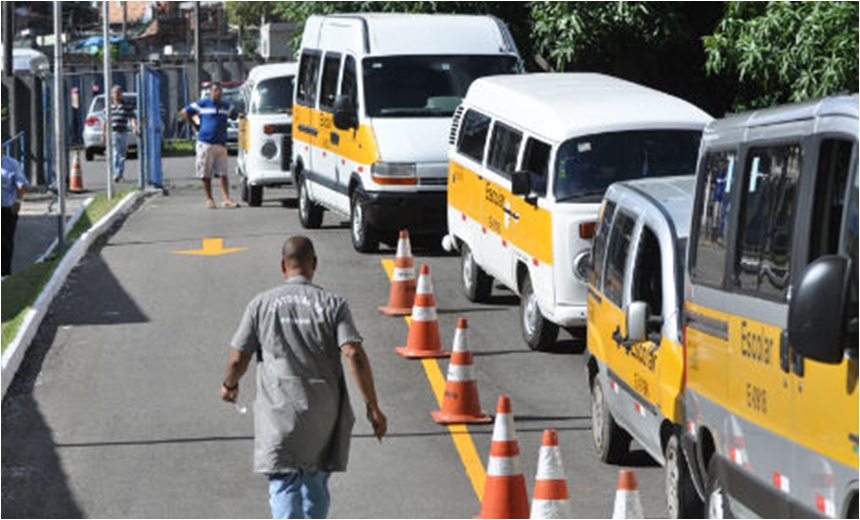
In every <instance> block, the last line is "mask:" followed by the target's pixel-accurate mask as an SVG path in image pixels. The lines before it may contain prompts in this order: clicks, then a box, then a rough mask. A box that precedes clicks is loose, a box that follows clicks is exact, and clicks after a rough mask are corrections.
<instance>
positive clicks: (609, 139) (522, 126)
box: [444, 73, 711, 350]
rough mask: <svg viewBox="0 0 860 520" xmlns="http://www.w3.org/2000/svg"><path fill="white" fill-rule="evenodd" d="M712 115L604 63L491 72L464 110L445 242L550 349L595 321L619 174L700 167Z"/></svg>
mask: <svg viewBox="0 0 860 520" xmlns="http://www.w3.org/2000/svg"><path fill="white" fill-rule="evenodd" d="M710 120H711V117H710V116H708V114H706V113H705V112H703V111H702V110H700V109H698V108H696V107H695V106H693V105H691V104H690V103H688V102H686V101H684V100H682V99H679V98H676V97H673V96H670V95H668V94H664V93H662V92H658V91H656V90H653V89H650V88H647V87H644V86H641V85H637V84H635V83H631V82H629V81H624V80H620V79H617V78H613V77H610V76H605V75H601V74H582V73H573V74H528V75H519V76H516V75H507V76H494V77H488V78H482V79H479V80H477V81H475V82H474V83H473V84H472V86H471V87H470V88H469V92H468V94H467V95H466V98H465V99H464V100H463V103H462V105H461V106H460V107H459V108H458V109H457V112H456V114H455V115H454V121H453V125H452V127H451V133H450V144H451V145H452V147H451V149H450V152H449V164H450V166H449V171H448V232H449V235H448V236H447V237H446V238H445V240H444V245H445V246H446V248H447V249H457V250H459V251H460V255H461V260H462V262H461V263H462V282H463V289H464V292H465V294H466V297H468V298H469V299H470V300H472V301H478V302H480V301H484V300H486V299H487V298H488V297H489V296H490V293H491V290H492V284H493V280H496V281H498V282H500V283H501V284H502V285H504V286H506V287H507V288H509V289H510V290H512V291H514V292H515V293H516V294H518V295H519V296H520V315H521V320H522V328H523V336H524V338H525V341H526V343H527V344H528V345H529V347H531V348H533V349H538V350H542V349H547V348H549V347H551V346H552V345H553V344H554V343H555V340H556V337H557V334H558V327H559V326H562V327H583V326H584V325H585V324H586V315H587V312H586V294H587V290H588V288H587V277H588V272H589V257H590V253H591V239H592V235H593V232H594V223H595V220H596V218H597V210H598V208H599V206H600V202H601V200H602V199H603V195H604V193H605V192H606V189H607V188H608V187H609V185H610V184H612V183H614V182H617V181H623V180H628V179H638V178H650V177H663V176H670V175H684V174H689V173H690V172H692V171H695V164H696V157H697V152H698V147H699V139H700V137H701V133H702V129H703V128H704V126H705V124H707V123H708V122H709V121H710Z"/></svg>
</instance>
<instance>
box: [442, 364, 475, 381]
mask: <svg viewBox="0 0 860 520" xmlns="http://www.w3.org/2000/svg"><path fill="white" fill-rule="evenodd" d="M448 381H453V382H456V383H466V382H469V381H473V378H472V365H448Z"/></svg>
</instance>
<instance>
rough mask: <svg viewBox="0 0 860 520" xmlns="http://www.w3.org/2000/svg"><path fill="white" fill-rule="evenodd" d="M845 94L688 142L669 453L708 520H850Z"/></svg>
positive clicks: (853, 172) (722, 124)
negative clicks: (676, 429) (691, 191)
mask: <svg viewBox="0 0 860 520" xmlns="http://www.w3.org/2000/svg"><path fill="white" fill-rule="evenodd" d="M857 136H858V96H857V95H856V94H855V95H852V96H838V97H832V98H827V99H821V100H815V101H808V102H804V103H799V104H793V105H786V106H781V107H774V108H770V109H765V110H759V111H754V112H748V113H744V114H738V115H733V116H729V117H726V118H725V119H721V120H718V121H714V122H713V123H712V124H710V125H709V126H708V127H707V128H706V129H705V132H704V135H703V137H702V151H701V158H700V160H699V169H698V174H697V186H696V195H695V203H694V206H693V218H692V224H691V230H690V239H689V252H688V262H687V264H688V265H687V268H686V272H685V273H686V274H685V278H686V295H685V300H684V315H685V323H686V327H685V331H684V334H685V339H686V341H685V349H686V390H685V392H684V420H685V427H684V437H683V446H684V451H685V453H686V454H687V457H688V459H689V460H690V461H691V462H692V464H691V470H692V475H693V477H694V481H695V482H696V485H697V488H698V489H699V491H700V492H701V495H702V497H703V498H704V500H705V505H706V513H707V515H708V516H709V517H714V518H722V517H729V516H732V515H734V516H738V515H739V516H758V517H763V518H816V517H839V518H857V514H858V513H857V500H858V498H857V497H858V492H857V470H858V469H857V468H858V465H857V440H858V401H857V386H858V373H857V360H858V350H857V307H858V304H857V289H858V281H857V261H858V258H857V236H858V231H857V222H858V217H857V191H858V186H857V170H858V167H857Z"/></svg>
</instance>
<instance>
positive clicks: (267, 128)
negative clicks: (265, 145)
mask: <svg viewBox="0 0 860 520" xmlns="http://www.w3.org/2000/svg"><path fill="white" fill-rule="evenodd" d="M263 133H264V134H266V135H271V134H274V133H275V125H265V126H263Z"/></svg>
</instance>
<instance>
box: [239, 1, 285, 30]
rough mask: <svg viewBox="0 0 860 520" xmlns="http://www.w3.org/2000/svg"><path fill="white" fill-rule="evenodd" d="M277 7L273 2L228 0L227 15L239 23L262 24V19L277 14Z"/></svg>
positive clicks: (245, 24)
mask: <svg viewBox="0 0 860 520" xmlns="http://www.w3.org/2000/svg"><path fill="white" fill-rule="evenodd" d="M275 8H276V5H275V4H274V3H273V2H227V16H228V18H229V19H230V22H231V23H234V24H237V25H242V26H249V25H260V23H261V21H262V20H270V19H271V18H272V17H276V16H277V13H276V9H275Z"/></svg>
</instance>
